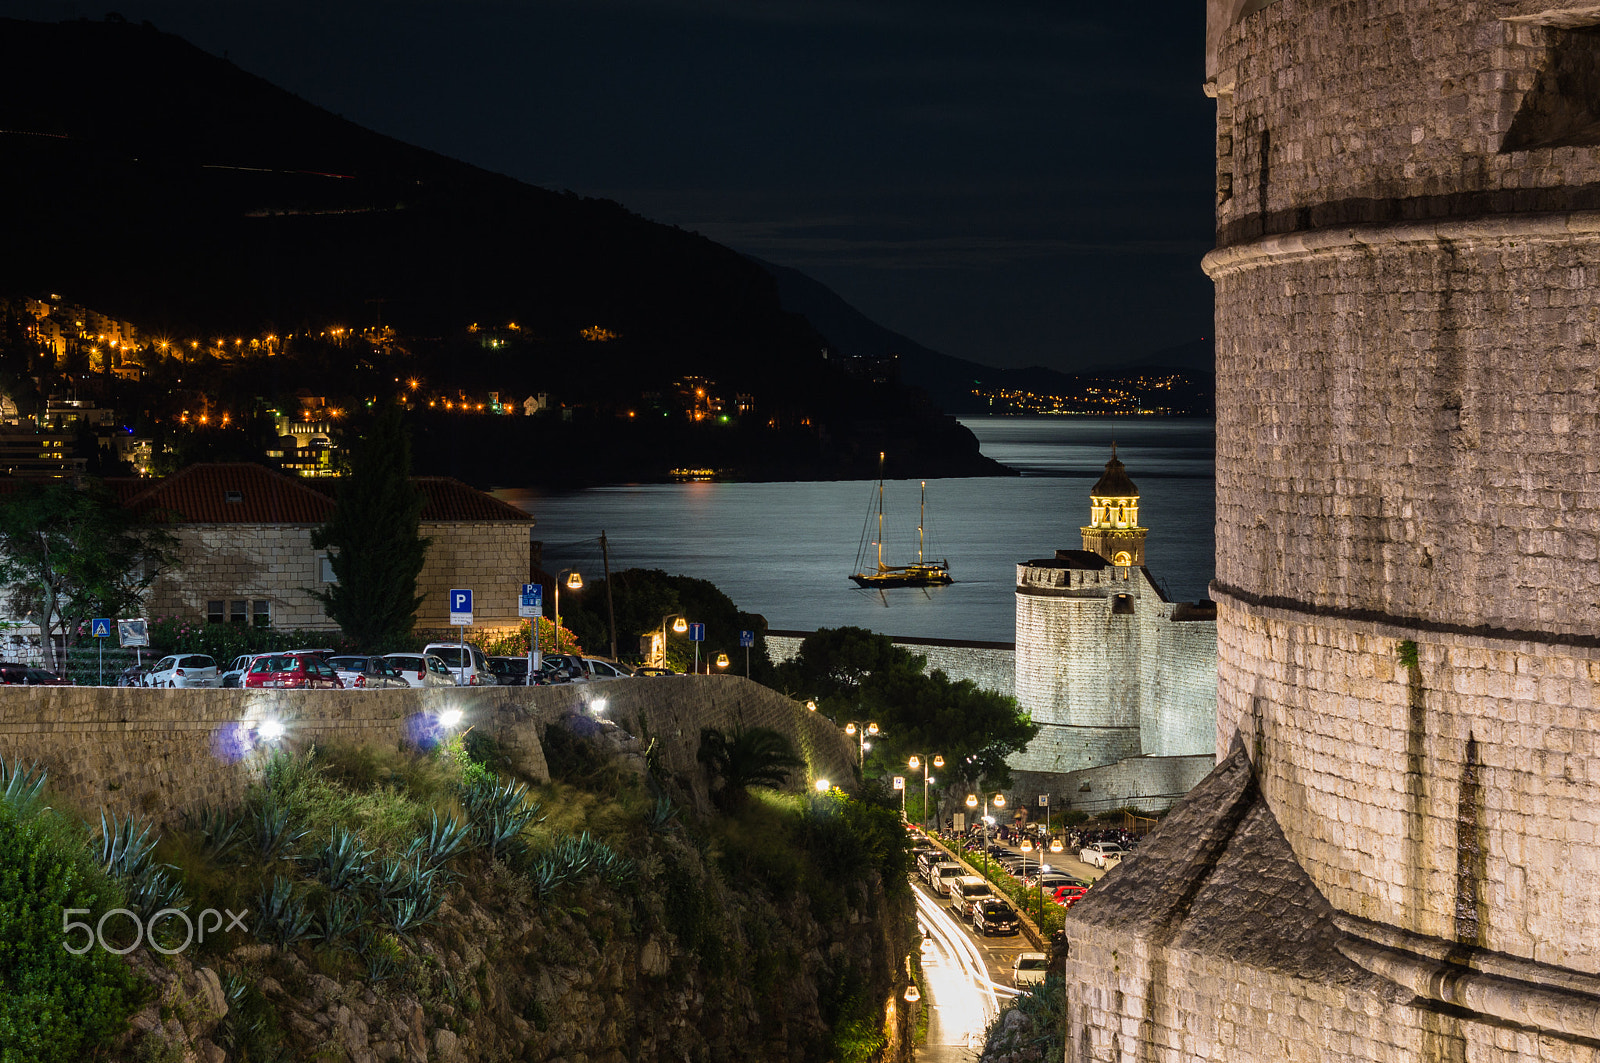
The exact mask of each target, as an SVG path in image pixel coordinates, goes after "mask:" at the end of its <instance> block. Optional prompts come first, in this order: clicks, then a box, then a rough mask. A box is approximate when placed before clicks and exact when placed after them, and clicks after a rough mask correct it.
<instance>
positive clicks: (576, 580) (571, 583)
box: [553, 568, 583, 653]
mask: <svg viewBox="0 0 1600 1063" xmlns="http://www.w3.org/2000/svg"><path fill="white" fill-rule="evenodd" d="M569 573H570V574H569ZM562 576H566V577H567V590H569V591H581V590H583V577H582V576H580V575H579V574H578V570H577V569H575V568H564V569H562V570H561V571H560V572H557V573H556V633H555V635H554V637H553V641H554V642H555V644H556V652H557V653H560V652H561V577H562Z"/></svg>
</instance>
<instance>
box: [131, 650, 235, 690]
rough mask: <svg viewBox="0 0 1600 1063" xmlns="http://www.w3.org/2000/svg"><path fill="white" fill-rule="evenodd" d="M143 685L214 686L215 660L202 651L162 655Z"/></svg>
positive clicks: (215, 680) (215, 675)
mask: <svg viewBox="0 0 1600 1063" xmlns="http://www.w3.org/2000/svg"><path fill="white" fill-rule="evenodd" d="M145 685H146V686H152V687H214V686H216V685H217V662H216V660H215V659H214V658H211V657H208V656H207V655H205V654H203V653H177V654H173V655H172V656H170V657H163V658H161V660H159V661H157V662H156V663H155V664H154V666H152V667H151V669H150V674H149V675H148V676H146V677H145Z"/></svg>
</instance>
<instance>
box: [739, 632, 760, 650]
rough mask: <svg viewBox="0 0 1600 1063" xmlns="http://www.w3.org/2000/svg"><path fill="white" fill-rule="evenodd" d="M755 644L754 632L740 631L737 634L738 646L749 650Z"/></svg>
mask: <svg viewBox="0 0 1600 1063" xmlns="http://www.w3.org/2000/svg"><path fill="white" fill-rule="evenodd" d="M755 644H756V633H755V632H754V631H741V632H739V645H741V646H743V647H744V648H745V649H749V648H750V647H751V646H754V645H755Z"/></svg>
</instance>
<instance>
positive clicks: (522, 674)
mask: <svg viewBox="0 0 1600 1063" xmlns="http://www.w3.org/2000/svg"><path fill="white" fill-rule="evenodd" d="M489 671H491V672H493V673H494V679H495V682H497V683H499V684H500V685H501V686H503V687H525V686H527V685H528V659H527V658H526V657H490V658H489ZM543 682H544V673H543V672H542V671H538V672H534V673H533V683H534V685H535V686H539V685H542V684H543Z"/></svg>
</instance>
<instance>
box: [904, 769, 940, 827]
mask: <svg viewBox="0 0 1600 1063" xmlns="http://www.w3.org/2000/svg"><path fill="white" fill-rule="evenodd" d="M909 764H910V766H911V770H912V771H916V770H917V769H918V768H921V769H922V829H923V830H927V829H928V784H929V783H931V782H933V779H932V778H931V777H929V775H928V755H927V754H926V753H913V754H911V760H910V761H909ZM933 766H934V767H935V768H942V767H944V757H943V756H941V755H939V754H937V753H935V754H934V756H933Z"/></svg>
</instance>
